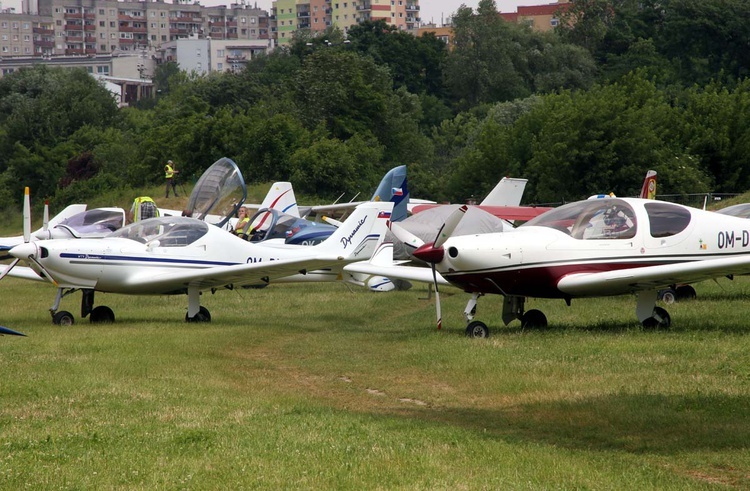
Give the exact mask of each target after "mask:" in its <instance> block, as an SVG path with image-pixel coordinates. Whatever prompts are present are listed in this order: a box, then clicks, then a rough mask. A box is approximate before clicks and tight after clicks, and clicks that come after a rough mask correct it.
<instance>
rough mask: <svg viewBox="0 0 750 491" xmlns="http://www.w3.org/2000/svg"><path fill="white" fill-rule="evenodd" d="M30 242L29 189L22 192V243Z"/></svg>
mask: <svg viewBox="0 0 750 491" xmlns="http://www.w3.org/2000/svg"><path fill="white" fill-rule="evenodd" d="M29 240H31V200H30V198H29V187H28V186H26V188H24V190H23V241H24V242H28V241H29Z"/></svg>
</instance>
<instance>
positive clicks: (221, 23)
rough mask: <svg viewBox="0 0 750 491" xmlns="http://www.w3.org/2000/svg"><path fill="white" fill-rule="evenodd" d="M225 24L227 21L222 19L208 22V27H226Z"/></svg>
mask: <svg viewBox="0 0 750 491" xmlns="http://www.w3.org/2000/svg"><path fill="white" fill-rule="evenodd" d="M226 25H227V23H226V22H224V21H223V20H221V21H214V22H209V23H208V27H226Z"/></svg>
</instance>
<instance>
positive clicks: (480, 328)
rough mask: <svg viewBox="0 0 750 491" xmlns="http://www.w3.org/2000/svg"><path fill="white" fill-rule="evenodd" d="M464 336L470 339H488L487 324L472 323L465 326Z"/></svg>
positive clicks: (480, 322)
mask: <svg viewBox="0 0 750 491" xmlns="http://www.w3.org/2000/svg"><path fill="white" fill-rule="evenodd" d="M466 335H467V336H468V337H470V338H488V337H490V330H489V329H487V324H485V323H484V322H482V321H473V322H469V325H468V326H466Z"/></svg>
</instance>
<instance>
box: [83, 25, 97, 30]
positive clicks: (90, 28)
mask: <svg viewBox="0 0 750 491" xmlns="http://www.w3.org/2000/svg"><path fill="white" fill-rule="evenodd" d="M83 30H84V31H96V26H95V25H94V24H86V25H84V26H83Z"/></svg>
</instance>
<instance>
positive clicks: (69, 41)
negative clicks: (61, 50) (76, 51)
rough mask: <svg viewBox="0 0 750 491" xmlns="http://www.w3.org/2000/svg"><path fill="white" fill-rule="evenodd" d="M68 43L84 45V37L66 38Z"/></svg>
mask: <svg viewBox="0 0 750 491" xmlns="http://www.w3.org/2000/svg"><path fill="white" fill-rule="evenodd" d="M65 42H66V43H82V42H83V36H65Z"/></svg>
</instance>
